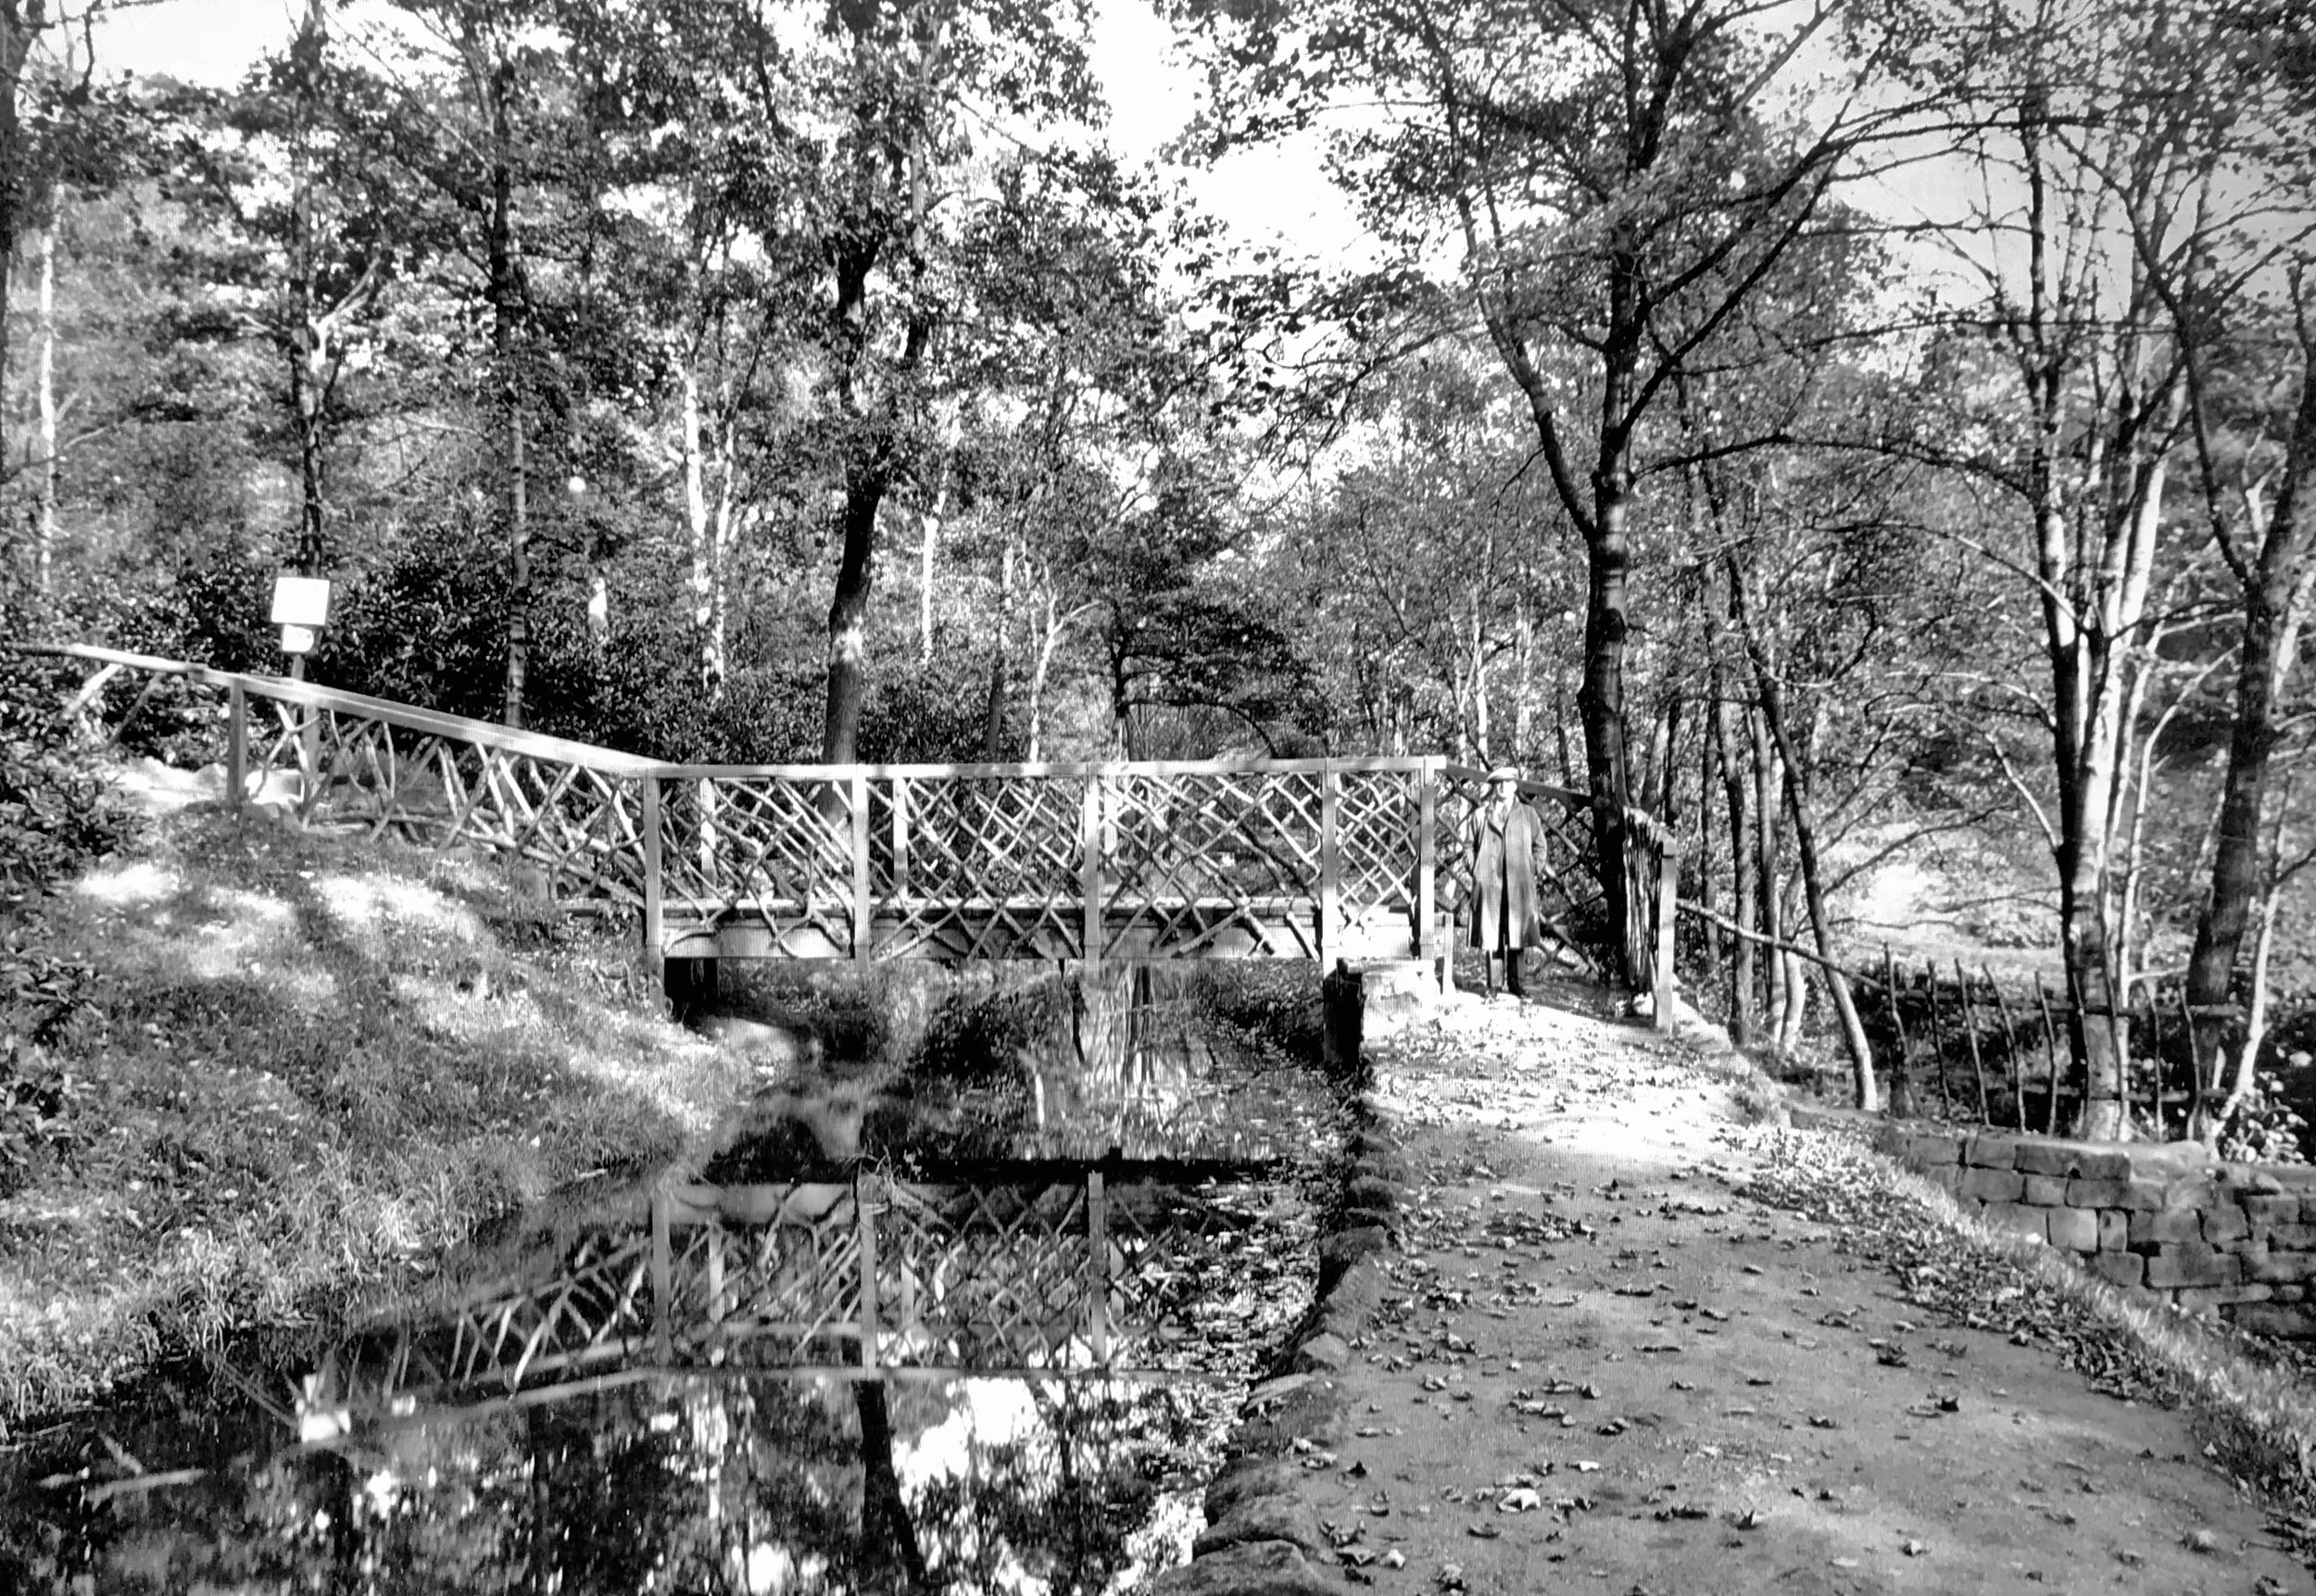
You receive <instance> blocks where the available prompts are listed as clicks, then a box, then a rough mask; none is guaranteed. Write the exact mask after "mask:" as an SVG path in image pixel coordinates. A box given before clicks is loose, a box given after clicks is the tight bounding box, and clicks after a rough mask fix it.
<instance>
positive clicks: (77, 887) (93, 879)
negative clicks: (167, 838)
mask: <svg viewBox="0 0 2316 1596" xmlns="http://www.w3.org/2000/svg"><path fill="white" fill-rule="evenodd" d="M183 885H184V883H183V877H182V876H180V875H179V874H178V873H177V872H176V871H174V870H172V869H170V867H169V866H168V865H166V864H162V863H160V862H159V861H155V860H150V859H132V860H126V861H122V862H120V863H119V864H109V865H103V866H100V867H98V868H97V869H95V870H92V871H90V872H89V873H87V874H86V875H83V876H82V877H81V879H80V880H78V881H76V882H74V883H73V884H72V890H73V891H74V892H75V893H77V894H78V895H80V896H81V897H82V898H85V899H89V900H90V901H91V902H94V903H105V904H110V905H111V906H113V907H114V908H117V909H147V908H151V907H153V906H155V905H157V904H159V903H162V902H164V901H166V900H167V899H170V898H172V897H174V896H175V895H176V894H177V892H178V891H179V890H180V889H181V888H182V887H183Z"/></svg>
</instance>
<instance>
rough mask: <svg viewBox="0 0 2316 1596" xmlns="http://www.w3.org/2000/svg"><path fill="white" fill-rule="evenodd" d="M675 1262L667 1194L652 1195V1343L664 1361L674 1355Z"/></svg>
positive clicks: (656, 1193) (667, 1360)
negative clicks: (669, 1231)
mask: <svg viewBox="0 0 2316 1596" xmlns="http://www.w3.org/2000/svg"><path fill="white" fill-rule="evenodd" d="M674 1283H675V1262H674V1257H673V1249H672V1248H671V1247H670V1246H669V1243H668V1194H667V1193H666V1192H664V1191H655V1192H653V1193H652V1194H651V1345H652V1347H653V1348H654V1349H655V1351H656V1353H657V1356H658V1357H659V1359H660V1361H661V1363H663V1364H664V1363H669V1362H672V1361H673V1359H674V1356H675V1302H674V1294H675V1292H674Z"/></svg>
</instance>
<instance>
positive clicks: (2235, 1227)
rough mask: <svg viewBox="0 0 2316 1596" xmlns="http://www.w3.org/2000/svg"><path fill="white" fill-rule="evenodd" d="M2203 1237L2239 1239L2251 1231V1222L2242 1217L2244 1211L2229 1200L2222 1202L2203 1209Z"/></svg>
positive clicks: (2221, 1239) (2222, 1239)
mask: <svg viewBox="0 0 2316 1596" xmlns="http://www.w3.org/2000/svg"><path fill="white" fill-rule="evenodd" d="M2202 1217H2203V1238H2204V1239H2205V1240H2206V1241H2211V1242H2222V1241H2241V1240H2243V1239H2244V1238H2246V1237H2247V1236H2249V1235H2250V1234H2251V1233H2252V1222H2251V1221H2250V1220H2248V1219H2247V1218H2245V1217H2244V1211H2243V1210H2242V1209H2240V1208H2238V1207H2236V1206H2235V1205H2234V1203H2231V1202H2222V1203H2221V1204H2219V1205H2218V1206H2216V1207H2212V1208H2207V1209H2205V1210H2204V1211H2203V1215H2202Z"/></svg>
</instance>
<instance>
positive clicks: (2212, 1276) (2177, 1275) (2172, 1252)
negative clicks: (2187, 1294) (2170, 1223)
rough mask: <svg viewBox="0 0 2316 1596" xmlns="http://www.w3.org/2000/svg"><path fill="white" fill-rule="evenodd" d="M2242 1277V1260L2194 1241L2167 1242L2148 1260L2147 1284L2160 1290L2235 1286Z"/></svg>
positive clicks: (2239, 1282) (2232, 1254) (2231, 1253)
mask: <svg viewBox="0 0 2316 1596" xmlns="http://www.w3.org/2000/svg"><path fill="white" fill-rule="evenodd" d="M2243 1278H2244V1261H2243V1259H2241V1258H2239V1257H2237V1256H2236V1255H2235V1254H2234V1253H2233V1252H2222V1251H2220V1250H2217V1249H2215V1248H2211V1247H2207V1246H2204V1245H2202V1244H2201V1243H2198V1242H2194V1241H2176V1242H2166V1243H2165V1244H2164V1245H2163V1246H2162V1247H2161V1248H2160V1249H2159V1250H2157V1251H2156V1252H2155V1254H2154V1255H2153V1256H2152V1257H2150V1258H2148V1260H2147V1272H2146V1283H2147V1284H2148V1285H2149V1286H2152V1287H2154V1288H2156V1289H2158V1290H2160V1291H2170V1290H2176V1289H2178V1288H2181V1287H2188V1286H2234V1285H2238V1284H2241V1283H2242V1281H2243Z"/></svg>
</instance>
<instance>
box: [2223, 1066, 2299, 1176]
mask: <svg viewBox="0 0 2316 1596" xmlns="http://www.w3.org/2000/svg"><path fill="white" fill-rule="evenodd" d="M2307 1134H2308V1121H2307V1120H2305V1119H2303V1118H2301V1117H2300V1114H2299V1112H2298V1111H2297V1109H2294V1108H2293V1107H2292V1106H2291V1105H2290V1104H2289V1103H2287V1102H2285V1100H2284V1099H2283V1096H2282V1094H2281V1093H2280V1092H2278V1090H2277V1089H2276V1082H2275V1080H2274V1079H2273V1078H2272V1076H2271V1075H2270V1074H2268V1072H2267V1071H2265V1070H2261V1071H2259V1072H2257V1073H2256V1074H2254V1075H2253V1077H2252V1089H2251V1090H2250V1091H2248V1092H2247V1093H2245V1094H2244V1098H2243V1100H2242V1101H2241V1102H2239V1103H2237V1104H2236V1105H2235V1112H2233V1113H2231V1114H2230V1115H2228V1120H2227V1124H2226V1125H2222V1126H2221V1127H2220V1156H2221V1157H2222V1158H2224V1159H2226V1160H2228V1161H2229V1162H2233V1163H2306V1162H2308V1153H2307V1150H2306V1148H2305V1145H2304V1143H2303V1141H2302V1139H2301V1138H2302V1137H2305V1136H2306V1135H2307Z"/></svg>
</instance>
